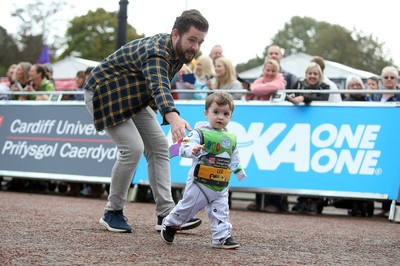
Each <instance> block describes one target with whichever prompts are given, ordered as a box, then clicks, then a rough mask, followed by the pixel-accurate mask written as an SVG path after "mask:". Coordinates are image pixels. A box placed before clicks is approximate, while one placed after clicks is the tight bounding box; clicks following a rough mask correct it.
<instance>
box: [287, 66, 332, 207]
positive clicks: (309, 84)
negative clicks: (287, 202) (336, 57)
mask: <svg viewBox="0 0 400 266" xmlns="http://www.w3.org/2000/svg"><path fill="white" fill-rule="evenodd" d="M323 80H324V75H323V73H322V69H321V67H320V66H319V65H318V64H317V63H316V62H310V63H309V65H308V66H307V69H306V73H305V79H304V80H303V81H299V82H298V84H297V89H298V90H329V85H328V84H326V83H324V82H323ZM288 97H290V98H291V102H293V103H294V104H299V103H304V104H306V105H308V104H310V103H311V102H312V101H328V99H329V95H328V94H326V93H308V94H307V93H295V94H291V95H289V96H288ZM323 207H324V200H323V198H316V197H298V198H297V203H296V204H295V205H294V206H293V207H292V210H293V211H299V212H310V213H322V210H323Z"/></svg>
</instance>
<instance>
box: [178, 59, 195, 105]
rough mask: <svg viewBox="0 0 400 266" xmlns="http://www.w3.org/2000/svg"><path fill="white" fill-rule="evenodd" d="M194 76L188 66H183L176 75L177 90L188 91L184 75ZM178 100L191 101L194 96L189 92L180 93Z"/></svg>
mask: <svg viewBox="0 0 400 266" xmlns="http://www.w3.org/2000/svg"><path fill="white" fill-rule="evenodd" d="M187 74H192V70H191V69H190V68H189V66H188V65H187V64H183V65H182V67H181V69H180V70H179V71H178V73H176V75H175V76H176V81H175V84H176V89H177V90H187V86H188V85H186V86H185V82H184V81H183V75H187ZM177 99H180V100H189V99H192V94H191V93H188V92H178V95H177Z"/></svg>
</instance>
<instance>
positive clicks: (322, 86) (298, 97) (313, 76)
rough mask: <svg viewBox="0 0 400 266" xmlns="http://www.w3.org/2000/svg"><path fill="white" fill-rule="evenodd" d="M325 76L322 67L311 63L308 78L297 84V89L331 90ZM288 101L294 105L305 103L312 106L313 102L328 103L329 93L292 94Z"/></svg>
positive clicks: (307, 73) (308, 67)
mask: <svg viewBox="0 0 400 266" xmlns="http://www.w3.org/2000/svg"><path fill="white" fill-rule="evenodd" d="M323 80H324V75H323V73H322V69H321V67H320V66H319V65H318V64H317V63H315V62H311V63H309V65H308V66H307V69H306V78H305V79H304V80H303V81H299V82H298V83H297V87H296V89H297V90H299V91H301V90H329V89H330V87H329V85H328V84H326V83H324V81H323ZM288 99H289V100H290V101H291V102H292V103H294V104H299V103H304V104H306V105H308V104H310V103H311V102H312V101H328V99H329V94H328V93H315V92H314V93H301V92H299V93H295V94H290V95H289V96H288Z"/></svg>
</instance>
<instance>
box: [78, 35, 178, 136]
mask: <svg viewBox="0 0 400 266" xmlns="http://www.w3.org/2000/svg"><path fill="white" fill-rule="evenodd" d="M175 57H176V56H175V52H174V49H173V47H172V39H171V35H170V34H157V35H155V36H152V37H147V38H142V39H137V40H134V41H131V42H129V43H127V44H125V45H124V46H122V47H121V48H120V49H118V50H117V51H115V52H114V53H113V54H111V55H110V56H108V57H107V58H105V59H104V60H103V61H102V62H101V63H100V65H98V66H97V67H95V68H94V69H93V71H92V72H91V73H90V75H89V76H88V78H87V79H86V82H85V84H84V85H83V87H84V89H86V90H94V95H93V116H94V125H95V127H96V129H97V130H98V131H101V130H103V129H105V128H108V127H110V126H115V125H117V124H119V123H121V122H124V121H127V120H128V119H130V118H132V116H134V115H135V114H136V113H138V112H139V111H141V110H143V109H144V108H146V107H147V106H149V105H151V106H152V107H155V106H156V107H157V109H158V110H159V111H160V113H161V115H162V116H164V114H166V113H168V112H177V113H179V112H178V110H177V109H176V107H175V104H174V100H173V98H172V95H171V85H170V81H171V80H172V78H173V77H174V75H175V74H176V73H177V72H178V71H179V70H180V69H181V67H182V65H183V63H182V62H181V61H180V60H179V59H175ZM153 109H154V108H153ZM165 122H166V121H165V120H164V123H165Z"/></svg>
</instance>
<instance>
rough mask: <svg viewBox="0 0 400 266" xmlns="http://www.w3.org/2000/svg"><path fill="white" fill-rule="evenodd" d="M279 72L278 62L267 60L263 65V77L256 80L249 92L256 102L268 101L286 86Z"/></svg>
mask: <svg viewBox="0 0 400 266" xmlns="http://www.w3.org/2000/svg"><path fill="white" fill-rule="evenodd" d="M279 71H280V66H279V63H278V61H276V60H274V59H267V60H266V61H265V63H264V68H263V76H262V77H261V78H258V79H256V80H255V81H254V82H253V83H252V84H251V85H250V90H251V91H252V92H253V94H254V95H255V96H256V99H258V100H269V99H270V97H271V95H272V94H274V93H275V92H277V91H278V90H284V89H285V86H286V81H285V78H284V77H283V75H282V73H280V72H279Z"/></svg>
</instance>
